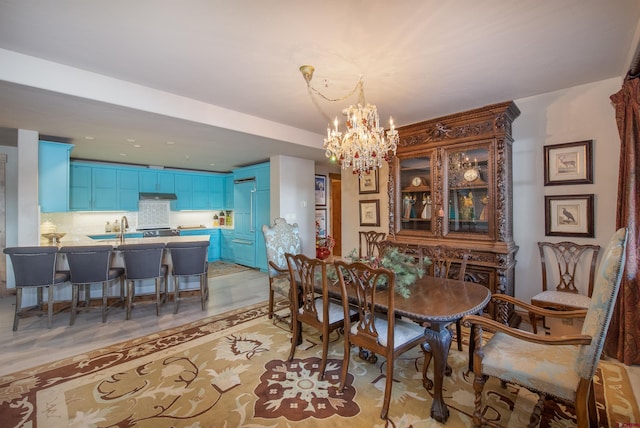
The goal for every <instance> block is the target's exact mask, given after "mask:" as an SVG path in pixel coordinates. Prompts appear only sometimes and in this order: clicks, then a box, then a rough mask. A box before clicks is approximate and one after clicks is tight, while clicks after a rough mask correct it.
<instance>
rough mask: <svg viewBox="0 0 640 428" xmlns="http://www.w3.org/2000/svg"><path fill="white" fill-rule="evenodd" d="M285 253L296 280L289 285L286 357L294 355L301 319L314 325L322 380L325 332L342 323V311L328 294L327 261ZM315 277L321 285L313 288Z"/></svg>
mask: <svg viewBox="0 0 640 428" xmlns="http://www.w3.org/2000/svg"><path fill="white" fill-rule="evenodd" d="M285 257H286V259H287V265H288V268H289V276H290V278H291V284H297V286H296V287H292V289H291V302H292V305H291V306H292V308H291V310H292V311H291V322H292V324H293V336H292V339H291V352H290V353H289V360H288V361H291V360H293V357H294V355H295V351H296V346H297V344H298V343H299V339H300V338H301V335H302V323H304V324H307V325H309V326H311V327H313V328H315V329H316V330H318V331H319V332H320V334H321V335H322V362H321V363H320V371H319V374H318V377H319V379H320V380H323V379H324V370H325V367H326V366H327V353H328V351H329V340H330V337H329V336H330V334H331V332H333V331H335V330H337V329H339V328H342V327H343V326H344V317H345V313H344V312H343V309H342V305H341V304H340V303H339V302H338V303H336V302H334V301H333V300H331V299H330V298H329V289H328V282H327V264H326V263H325V262H324V261H322V260H320V259H311V258H309V257H307V256H305V255H304V254H297V255H294V254H289V253H287V254H286V255H285ZM317 281H319V284H320V285H321V289H320V288H318V289H316V284H317ZM355 314H356V312H355V311H354V310H350V311H349V313H348V315H349V316H350V317H352V316H355Z"/></svg>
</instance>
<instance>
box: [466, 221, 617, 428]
mask: <svg viewBox="0 0 640 428" xmlns="http://www.w3.org/2000/svg"><path fill="white" fill-rule="evenodd" d="M626 245H627V229H626V228H621V229H619V230H618V231H616V233H615V234H614V235H613V237H612V238H611V240H610V241H609V244H608V245H607V247H606V249H605V251H604V254H603V256H602V260H601V261H600V264H599V265H598V268H597V273H596V277H595V280H594V288H593V293H592V296H591V302H590V304H589V308H588V309H587V310H586V311H584V310H575V311H556V313H557V314H556V315H553V316H560V317H562V318H573V317H581V316H584V317H585V319H584V324H583V326H582V332H581V334H579V335H567V336H558V337H553V336H551V337H549V336H539V335H536V334H533V333H529V332H525V331H522V330H518V329H515V328H511V327H509V326H507V325H504V324H502V323H499V322H496V321H494V320H490V319H488V318H485V317H481V316H477V315H470V316H467V317H465V318H464V323H465V325H470V326H471V332H472V334H473V335H474V340H473V343H474V344H475V348H474V353H473V372H474V382H473V387H474V390H475V411H474V413H473V424H474V426H476V427H479V426H481V425H485V424H486V425H491V426H497V425H496V424H495V423H494V422H493V421H489V420H487V419H486V418H485V413H484V408H483V404H482V390H483V388H484V385H485V382H486V381H487V378H488V377H489V376H493V377H497V378H498V379H500V380H501V381H502V382H507V383H514V384H517V385H520V386H522V387H525V388H527V389H529V390H531V391H533V392H535V393H538V394H539V396H540V398H539V400H538V403H537V404H536V406H535V409H534V411H533V414H532V415H531V418H530V421H529V422H530V424H529V426H537V425H538V424H539V422H540V415H541V412H542V407H543V404H544V399H545V397H546V396H550V397H553V398H555V399H560V400H562V401H566V402H569V403H572V404H574V406H575V410H576V417H577V424H578V427H579V428H582V427H587V426H594V427H595V426H597V414H596V411H595V410H596V409H595V397H594V391H593V376H594V375H595V372H596V368H597V366H598V361H599V359H600V355H601V353H602V348H603V346H604V340H605V337H606V335H607V330H608V329H609V323H610V321H611V316H612V314H613V307H614V305H615V302H616V296H617V294H618V290H619V288H620V281H621V279H622V273H623V270H624V263H625V252H626ZM494 298H496V299H499V300H500V301H504V302H507V303H511V304H514V305H516V306H519V307H521V308H524V309H526V310H528V311H532V312H536V313H537V314H538V315H543V316H544V315H547V316H549V313H551V312H553V311H551V310H547V309H541V308H539V307H537V306H534V305H530V304H528V303H525V302H522V301H519V300H517V299H515V298H513V297H510V296H506V295H498V294H496V295H494ZM483 329H486V330H489V331H493V332H494V335H493V336H492V337H491V338H490V339H489V340H487V342H486V344H483Z"/></svg>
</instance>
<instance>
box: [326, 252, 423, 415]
mask: <svg viewBox="0 0 640 428" xmlns="http://www.w3.org/2000/svg"><path fill="white" fill-rule="evenodd" d="M334 264H335V266H336V269H337V270H338V279H339V283H340V291H341V295H342V307H343V312H344V319H345V320H344V357H343V360H342V373H341V380H340V388H339V390H340V391H344V388H345V384H346V381H347V373H348V370H349V359H350V356H351V347H352V346H358V347H360V348H363V349H366V350H368V351H370V352H373V353H374V354H378V355H382V356H384V357H385V359H386V364H387V370H386V383H385V389H384V399H383V404H382V411H381V412H380V417H381V418H382V419H387V415H388V412H389V401H390V398H391V388H392V386H393V367H394V361H395V359H396V358H397V357H398V356H399V355H401V354H402V353H404V352H406V351H408V350H409V349H411V348H413V347H415V346H418V345H420V344H421V343H422V342H423V341H424V340H425V339H424V328H423V327H421V326H420V325H418V324H416V323H413V322H410V321H404V320H403V319H401V318H397V317H396V316H394V315H393V314H394V295H395V293H387V294H388V296H389V297H388V300H387V301H386V302H380V303H381V304H384V306H386V310H383V309H382V308H381V307H380V306H378V305H376V303H377V299H376V297H377V293H376V289H377V288H378V287H380V286H385V287H388V288H389V289H391V290H393V287H394V285H395V275H394V273H393V272H392V271H390V270H388V269H385V268H373V267H371V266H369V265H367V264H365V263H360V262H355V263H351V264H349V263H346V262H344V261H336V262H335V263H334ZM351 305H354V306H355V308H356V312H357V319H356V320H355V321H353V322H352V321H351V320H350V316H349V314H350V312H351V310H352V306H351ZM387 315H389V316H387Z"/></svg>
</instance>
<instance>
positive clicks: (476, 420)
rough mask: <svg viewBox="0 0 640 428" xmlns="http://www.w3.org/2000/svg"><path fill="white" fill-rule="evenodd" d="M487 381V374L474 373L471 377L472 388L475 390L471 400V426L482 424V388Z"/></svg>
mask: <svg viewBox="0 0 640 428" xmlns="http://www.w3.org/2000/svg"><path fill="white" fill-rule="evenodd" d="M486 382H487V376H484V375H480V374H476V375H475V376H474V378H473V390H474V391H475V399H474V401H473V404H474V410H473V426H474V427H476V428H479V427H481V426H482V423H483V417H482V390H483V389H484V384H485V383H486Z"/></svg>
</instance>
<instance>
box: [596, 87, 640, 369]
mask: <svg viewBox="0 0 640 428" xmlns="http://www.w3.org/2000/svg"><path fill="white" fill-rule="evenodd" d="M611 101H612V102H613V104H614V106H615V109H616V122H617V125H618V132H619V133H620V142H621V145H620V171H619V176H618V210H617V212H616V228H620V227H623V226H627V227H628V229H629V238H628V243H627V259H626V265H625V274H624V275H623V277H622V283H621V285H620V292H619V294H618V300H617V302H616V307H615V309H614V314H613V318H612V320H611V326H610V327H609V333H608V336H607V341H606V343H605V351H606V353H607V354H608V355H610V356H612V357H614V358H616V359H618V360H619V361H621V362H623V363H624V364H627V365H631V364H640V290H639V287H640V281H638V267H639V265H640V263H639V258H638V245H639V244H640V239H639V238H640V237H639V236H638V220H639V219H640V204H639V202H638V198H639V197H640V76H639V75H636V76H631V75H628V76H627V77H626V78H625V81H624V83H623V84H622V89H620V91H618V92H617V93H615V94H613V95H612V96H611Z"/></svg>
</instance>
